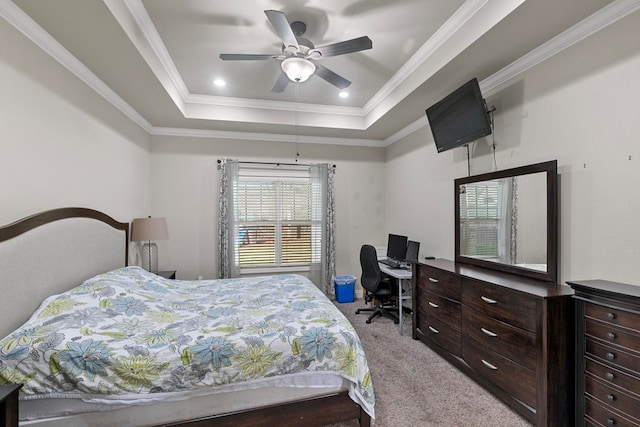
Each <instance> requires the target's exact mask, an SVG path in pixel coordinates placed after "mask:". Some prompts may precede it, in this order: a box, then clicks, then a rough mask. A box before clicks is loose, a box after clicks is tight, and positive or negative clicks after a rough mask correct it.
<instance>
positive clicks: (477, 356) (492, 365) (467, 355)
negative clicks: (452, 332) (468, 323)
mask: <svg viewBox="0 0 640 427" xmlns="http://www.w3.org/2000/svg"><path fill="white" fill-rule="evenodd" d="M462 358H463V359H464V360H465V362H467V363H468V364H469V365H470V366H471V367H472V368H473V369H474V370H475V371H476V372H478V373H479V374H480V375H482V376H483V377H485V378H487V379H488V380H490V381H491V382H492V383H494V384H495V385H497V386H498V387H500V388H501V389H503V390H504V391H506V392H507V393H509V394H511V395H512V396H514V397H516V398H517V399H519V400H521V401H522V402H524V403H526V404H527V405H529V406H531V407H532V408H535V407H536V401H537V396H536V375H535V371H532V370H531V369H527V368H525V367H524V366H521V365H518V364H517V363H514V362H513V361H511V360H509V359H507V358H504V357H502V356H500V355H499V354H497V353H495V352H493V351H491V350H490V349H488V348H487V347H485V346H483V345H480V344H479V343H477V342H475V341H474V340H472V339H469V338H465V340H464V342H463V344H462Z"/></svg>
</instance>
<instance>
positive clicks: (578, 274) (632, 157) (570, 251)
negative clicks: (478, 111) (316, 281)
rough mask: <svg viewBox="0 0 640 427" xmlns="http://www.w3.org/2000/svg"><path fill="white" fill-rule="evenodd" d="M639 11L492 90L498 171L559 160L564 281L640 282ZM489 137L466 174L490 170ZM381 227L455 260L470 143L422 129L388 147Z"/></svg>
mask: <svg viewBox="0 0 640 427" xmlns="http://www.w3.org/2000/svg"><path fill="white" fill-rule="evenodd" d="M638 28H640V13H635V14H634V15H632V16H629V17H627V18H625V19H623V20H622V21H620V22H619V23H616V24H614V25H612V26H611V27H609V28H607V29H605V30H603V31H601V32H600V33H598V34H596V35H594V36H591V37H590V38H588V39H586V40H584V41H582V42H580V43H579V44H577V45H575V46H573V47H572V48H570V49H568V50H567V51H565V52H563V53H561V54H559V55H557V56H555V57H553V58H551V59H550V60H547V61H546V62H544V63H542V64H540V65H538V66H537V67H535V68H533V69H531V70H529V71H528V72H527V73H525V74H524V75H522V76H520V78H518V79H517V81H514V82H513V83H512V84H510V85H509V87H506V88H504V89H502V90H500V91H499V92H498V93H496V94H495V95H491V96H489V97H488V99H487V101H488V103H489V104H490V105H491V104H493V105H495V106H496V108H497V112H496V117H495V121H496V132H495V140H496V146H497V149H496V154H495V160H496V163H497V165H498V168H499V169H507V168H510V167H515V166H522V165H526V164H530V163H537V162H541V161H546V160H553V159H557V160H558V169H559V173H560V182H561V184H560V195H561V200H560V206H561V215H560V224H561V225H560V227H561V250H560V266H561V268H560V273H561V275H560V280H561V281H566V280H580V279H595V278H601V279H609V280H616V281H622V282H627V283H632V284H638V285H640V280H639V279H638V278H639V277H640V263H638V262H637V260H638V259H640V245H639V244H638V239H640V221H638V212H640V101H639V100H640V84H639V82H638V76H640V44H638V42H637V40H638ZM490 143H491V140H490V138H486V139H485V140H481V141H479V142H478V143H477V144H476V147H475V149H474V150H473V151H474V152H473V155H472V161H471V164H472V171H471V173H472V174H479V173H484V172H490V171H492V170H494V168H493V164H494V160H493V156H492V153H491V150H490V148H489V147H490ZM386 175H387V186H392V185H394V184H396V183H401V182H412V184H411V185H409V186H407V187H406V188H407V190H406V192H405V193H404V194H394V193H388V194H389V195H388V196H387V200H386V203H387V205H388V206H393V205H402V206H404V209H403V210H402V211H400V210H396V211H394V210H387V216H386V228H387V229H388V230H394V231H402V232H407V233H409V235H411V236H413V237H416V238H418V239H419V240H421V242H422V244H423V246H422V250H421V253H422V255H427V254H429V255H435V256H439V257H446V258H450V259H451V258H452V257H453V255H454V242H453V235H454V229H453V180H454V179H455V178H458V177H463V176H466V175H467V159H466V150H465V149H464V148H458V149H455V150H452V151H449V152H445V153H440V154H437V152H436V149H435V147H434V146H433V142H432V138H431V135H430V133H429V130H428V128H424V129H421V130H419V131H417V132H415V133H414V134H413V135H410V136H408V137H407V138H405V139H404V140H403V141H400V142H398V143H396V144H394V145H393V146H391V147H389V148H388V150H387V153H386Z"/></svg>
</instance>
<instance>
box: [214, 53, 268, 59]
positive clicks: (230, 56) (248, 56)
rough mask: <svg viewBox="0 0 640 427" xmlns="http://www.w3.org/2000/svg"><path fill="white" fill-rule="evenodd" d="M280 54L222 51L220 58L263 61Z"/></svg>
mask: <svg viewBox="0 0 640 427" xmlns="http://www.w3.org/2000/svg"><path fill="white" fill-rule="evenodd" d="M277 57H278V55H269V54H266V55H263V54H252V53H221V54H220V59H222V60H223V61H256V60H257V61H261V60H264V59H276V58H277Z"/></svg>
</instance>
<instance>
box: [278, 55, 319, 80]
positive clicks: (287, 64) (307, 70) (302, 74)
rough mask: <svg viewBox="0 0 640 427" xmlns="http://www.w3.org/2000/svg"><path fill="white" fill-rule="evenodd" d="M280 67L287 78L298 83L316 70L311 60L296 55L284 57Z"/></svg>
mask: <svg viewBox="0 0 640 427" xmlns="http://www.w3.org/2000/svg"><path fill="white" fill-rule="evenodd" d="M281 67H282V71H284V73H285V74H286V75H287V77H289V80H291V81H293V82H298V83H300V82H304V81H306V80H307V79H308V78H309V77H311V74H313V73H315V71H316V66H315V65H314V63H313V62H311V61H309V60H308V59H304V58H297V57H293V58H287V59H285V60H284V61H282V64H281Z"/></svg>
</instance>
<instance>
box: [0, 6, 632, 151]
mask: <svg viewBox="0 0 640 427" xmlns="http://www.w3.org/2000/svg"><path fill="white" fill-rule="evenodd" d="M104 1H105V3H112V2H114V1H116V2H119V1H120V0H104ZM124 1H125V3H127V4H129V3H132V4H134V7H137V6H140V5H141V4H142V3H141V2H140V1H139V0H124ZM485 1H486V0H478V1H477V2H476V3H473V5H475V6H476V7H478V6H479V5H481V4H484V2H485ZM468 3H469V2H468ZM465 4H466V3H465ZM136 5H137V6H136ZM639 9H640V1H638V0H615V1H613V2H612V3H610V4H609V5H607V6H605V7H604V8H602V9H600V10H599V11H597V12H595V13H594V14H592V15H591V16H589V17H587V18H585V19H584V20H583V21H581V22H579V23H578V24H576V25H574V26H573V27H571V28H569V29H568V30H566V31H564V32H563V33H561V34H559V35H558V36H556V37H554V38H553V39H551V40H549V41H548V42H546V43H544V44H542V45H541V46H539V47H538V48H536V49H534V50H532V51H531V52H529V53H528V54H526V55H524V56H523V57H521V58H519V59H517V60H516V61H514V62H512V63H511V64H509V65H507V66H506V67H504V68H503V69H501V70H500V71H498V72H496V73H494V74H492V75H491V76H489V77H487V78H486V79H484V80H482V81H481V82H480V87H481V89H482V92H483V95H486V96H489V95H492V94H495V93H496V92H498V91H499V90H500V89H501V88H503V87H504V86H506V85H507V84H509V82H510V81H511V80H513V79H514V78H516V77H518V76H519V75H521V74H522V73H524V72H525V71H527V70H529V69H530V68H532V67H534V66H535V65H537V64H539V63H541V62H543V61H545V60H546V59H549V58H550V57H552V56H554V55H556V54H557V53H559V52H561V51H563V50H564V49H566V48H568V47H570V46H572V45H574V44H575V43H577V42H579V41H581V40H583V39H585V38H587V37H589V36H590V35H592V34H594V33H596V32H598V31H600V30H602V29H604V28H606V27H607V26H609V25H611V24H613V23H614V22H616V21H618V20H620V19H622V18H624V17H625V16H627V15H629V14H631V13H633V12H635V11H637V10H639ZM0 16H2V17H3V18H4V19H5V20H6V21H7V22H9V23H10V24H11V25H13V26H14V27H15V28H16V29H17V30H18V31H20V32H21V33H22V34H24V35H25V36H26V37H27V38H28V39H30V40H31V41H32V42H33V43H35V44H36V45H37V46H39V47H40V48H41V49H42V50H43V51H45V52H46V53H47V54H49V55H50V56H51V57H52V58H54V59H55V60H56V61H58V62H59V63H60V64H61V65H63V66H64V67H65V68H67V69H68V70H69V71H70V72H71V73H72V74H73V75H75V76H76V77H77V78H79V79H80V80H81V81H83V82H84V83H85V84H87V85H88V86H89V87H91V88H92V89H93V90H94V91H95V92H97V93H98V94H99V95H100V96H102V97H103V98H104V99H105V100H107V101H108V102H109V103H111V104H112V105H113V106H114V107H115V108H117V109H118V110H119V111H120V112H122V113H123V114H124V115H125V116H127V117H128V118H129V119H131V120H132V121H133V122H134V123H136V124H137V125H138V126H140V127H141V128H142V129H144V130H145V131H146V132H148V133H149V134H151V135H164V136H185V137H198V138H213V139H233V140H251V141H279V142H300V143H310V144H333V145H352V146H368V147H386V146H389V145H391V144H393V143H395V142H397V141H399V140H401V139H402V138H404V137H406V136H408V135H410V134H412V133H414V132H416V131H417V130H419V129H421V128H423V127H425V126H428V122H427V120H426V118H425V117H421V118H419V119H418V120H416V121H414V122H413V123H411V124H409V125H408V126H406V127H404V128H403V129H401V130H399V131H398V132H396V133H394V134H393V135H391V136H390V137H388V138H386V139H385V140H374V139H357V138H325V137H312V136H304V135H299V136H292V135H285V134H263V133H249V132H228V131H208V130H198V129H180V128H164V127H155V126H152V125H151V124H150V123H149V122H148V121H147V120H146V119H145V118H144V117H143V116H142V115H140V114H139V113H138V112H137V111H136V110H135V109H134V108H133V107H131V106H130V105H129V104H128V103H127V102H126V101H124V100H123V99H122V98H121V97H120V96H119V95H118V94H117V93H115V92H114V91H113V90H112V89H111V88H109V87H108V86H107V85H106V84H105V83H104V82H103V81H102V80H100V79H99V78H98V77H97V76H96V75H95V74H94V73H93V72H92V71H91V70H89V69H88V68H87V67H86V66H85V65H84V64H82V63H81V62H80V61H79V60H78V59H77V58H75V57H74V56H73V55H72V54H71V53H70V52H69V51H68V50H66V49H65V48H64V47H63V46H62V45H61V44H60V43H59V42H58V41H56V40H55V39H54V38H53V37H51V35H49V34H48V33H47V32H46V31H44V29H42V28H41V27H40V26H39V25H38V24H37V23H36V22H35V21H33V20H32V19H31V18H30V17H29V16H28V15H27V14H26V13H24V11H22V9H20V8H19V7H18V6H17V5H16V4H15V3H13V2H12V1H10V0H0ZM456 22H457V24H458V25H460V23H462V22H463V20H462V19H461V18H460V19H457V20H456ZM451 25H453V23H452V24H451ZM145 26H146V24H145ZM154 31H155V30H154ZM156 34H157V33H156ZM151 37H152V38H153V36H151ZM434 43H435V41H434ZM165 51H166V49H165ZM427 52H428V48H425V49H424V51H422V49H421V51H420V55H421V57H423V58H425V59H426V56H425V55H427ZM165 60H166V58H165ZM412 60H413V58H412ZM423 60H424V59H423ZM415 61H416V62H415V63H412V64H409V63H407V64H405V65H406V67H410V66H415V64H417V63H418V62H417V61H419V59H418V58H416V60H415ZM407 70H408V68H407V69H405V68H404V67H403V68H402V69H401V75H404V76H405V78H406V76H408V75H409V74H410V73H409V72H408V71H407ZM395 77H396V76H394V78H395ZM400 78H401V76H398V79H400ZM179 80H181V79H179ZM383 89H384V90H388V88H386V85H385V88H383ZM381 90H382V89H381ZM376 96H377V95H376ZM208 98H211V97H208ZM220 98H223V97H220ZM186 99H188V100H189V101H190V102H205V100H202V99H200V97H199V96H197V95H188V96H187V97H186ZM223 99H224V100H225V102H227V104H224V105H232V104H234V103H235V105H236V106H238V107H242V106H246V105H245V103H243V102H242V100H239V99H238V98H231V99H230V98H223ZM215 101H221V100H218V99H216V100H215ZM265 103H268V104H269V107H266V106H265V105H262V103H260V105H259V106H258V108H262V109H265V108H274V109H278V110H280V109H286V108H287V107H288V106H289V105H288V103H286V102H283V103H274V102H270V101H265ZM297 107H298V108H300V111H301V112H308V113H314V114H318V111H325V113H326V112H327V111H328V110H331V112H333V113H336V111H338V114H342V115H350V116H356V117H364V116H365V113H364V110H362V109H358V108H352V107H328V106H315V105H311V104H303V105H298V106H297ZM325 107H326V108H325ZM294 108H295V106H294Z"/></svg>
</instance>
